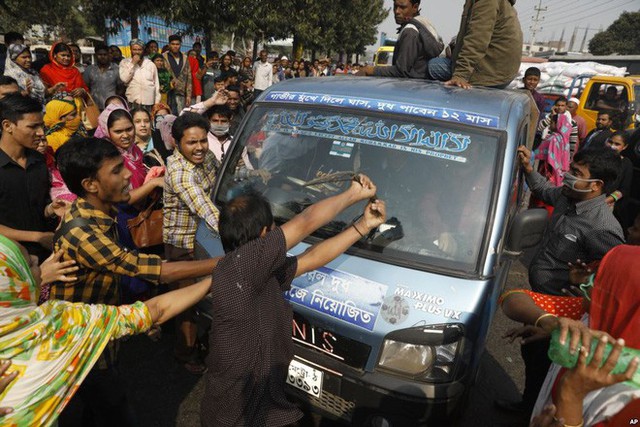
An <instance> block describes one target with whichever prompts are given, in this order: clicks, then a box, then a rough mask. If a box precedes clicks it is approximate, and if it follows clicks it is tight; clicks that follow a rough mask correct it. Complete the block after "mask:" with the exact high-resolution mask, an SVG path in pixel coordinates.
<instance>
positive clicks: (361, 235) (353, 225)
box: [351, 222, 364, 237]
mask: <svg viewBox="0 0 640 427" xmlns="http://www.w3.org/2000/svg"><path fill="white" fill-rule="evenodd" d="M351 226H352V227H353V228H354V229H355V230H356V231H357V232H358V234H359V235H360V237H364V234H362V233H361V232H360V230H358V227H356V223H355V222H354V223H353V224H351Z"/></svg>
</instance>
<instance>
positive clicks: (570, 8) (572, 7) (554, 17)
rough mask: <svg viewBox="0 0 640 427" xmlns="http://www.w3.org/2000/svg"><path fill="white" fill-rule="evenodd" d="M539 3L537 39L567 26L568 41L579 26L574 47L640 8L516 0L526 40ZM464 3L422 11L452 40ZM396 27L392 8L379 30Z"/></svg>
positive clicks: (631, 1)
mask: <svg viewBox="0 0 640 427" xmlns="http://www.w3.org/2000/svg"><path fill="white" fill-rule="evenodd" d="M384 3H385V7H386V8H389V9H392V8H393V0H384ZM539 3H542V6H541V8H542V9H545V8H546V11H541V12H540V18H541V19H542V20H541V21H540V22H539V24H538V31H537V34H536V37H535V40H536V41H547V40H552V39H553V40H559V39H560V36H561V34H562V31H563V29H564V31H565V35H564V40H565V41H566V42H567V44H568V42H569V39H570V38H571V35H572V34H573V31H574V28H577V36H576V44H575V45H574V46H575V48H574V50H578V49H579V47H580V44H581V43H582V39H583V38H584V34H585V32H587V34H588V36H587V43H588V41H589V40H590V39H591V37H593V35H594V34H595V33H596V32H598V30H600V29H601V28H602V29H603V30H604V29H606V28H607V27H608V26H609V25H611V23H612V22H613V21H615V20H616V19H617V18H618V16H620V14H621V13H622V12H624V11H627V12H633V11H639V10H640V0H604V1H603V0H563V1H560V0H517V2H516V9H517V10H518V15H519V16H520V24H521V26H522V32H523V33H524V41H525V43H526V42H528V41H530V37H531V29H530V27H531V26H532V25H533V22H534V19H533V18H534V16H535V15H536V11H535V10H534V9H535V8H537V7H538V4H539ZM463 6H464V0H422V5H421V13H420V14H421V15H423V16H426V17H427V18H428V19H429V20H430V21H431V23H432V24H434V25H435V27H436V29H437V30H438V33H440V35H441V36H442V38H443V39H444V40H445V41H449V40H450V39H451V38H452V37H454V36H455V35H456V34H457V33H458V28H459V26H460V18H461V15H462V7H463ZM587 27H589V30H588V31H587V30H586V29H587ZM396 29H397V25H396V23H395V20H394V19H393V11H391V12H390V13H389V16H388V17H387V19H386V20H385V21H384V22H383V23H382V24H380V26H379V27H378V31H379V32H383V31H384V32H386V33H387V35H388V36H389V37H395V34H396ZM378 40H379V38H378Z"/></svg>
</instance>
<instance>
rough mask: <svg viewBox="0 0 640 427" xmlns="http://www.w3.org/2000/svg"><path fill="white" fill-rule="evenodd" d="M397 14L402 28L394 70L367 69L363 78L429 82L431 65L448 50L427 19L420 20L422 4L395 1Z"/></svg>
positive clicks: (381, 67) (396, 49)
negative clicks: (445, 49) (392, 78)
mask: <svg viewBox="0 0 640 427" xmlns="http://www.w3.org/2000/svg"><path fill="white" fill-rule="evenodd" d="M393 13H394V14H395V19H396V24H398V25H400V29H399V31H398V32H399V36H398V42H397V43H396V46H395V49H394V53H393V64H392V65H391V66H379V67H373V66H367V67H364V68H363V69H361V70H360V71H359V72H358V75H360V76H364V75H366V76H377V77H407V78H412V79H428V78H430V77H429V70H428V63H429V61H430V60H431V59H433V58H437V57H438V56H439V55H440V54H441V53H442V52H443V50H444V43H443V42H442V39H441V38H440V37H439V36H438V33H437V32H436V29H435V27H434V26H433V25H431V23H430V22H429V21H428V20H427V18H425V17H423V16H420V0H395V1H394V2H393Z"/></svg>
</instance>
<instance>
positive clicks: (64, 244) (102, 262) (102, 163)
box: [51, 138, 217, 426]
mask: <svg viewBox="0 0 640 427" xmlns="http://www.w3.org/2000/svg"><path fill="white" fill-rule="evenodd" d="M57 159H58V167H59V169H60V173H61V174H62V177H63V179H64V181H65V183H66V184H67V186H68V187H69V189H70V190H71V191H72V192H73V193H74V194H77V195H78V199H77V200H76V201H75V202H74V203H73V205H72V206H71V209H70V210H69V212H67V214H66V215H65V217H64V219H63V221H62V224H61V230H62V232H61V233H60V236H59V238H58V240H57V241H56V243H55V249H56V251H60V250H61V251H63V252H64V256H63V259H65V260H70V259H73V260H75V261H76V263H77V265H78V267H79V270H78V272H77V274H76V276H77V280H75V281H73V282H65V283H62V282H57V283H54V284H53V286H52V288H51V298H52V299H61V300H65V301H71V302H84V303H90V304H113V305H118V304H120V279H121V277H122V276H129V277H139V278H142V279H145V280H148V281H149V282H151V283H154V284H158V283H160V282H173V281H176V280H182V279H186V278H196V277H200V276H205V275H208V274H210V273H211V271H212V270H213V268H214V267H215V265H216V264H217V259H210V260H203V261H189V262H166V263H163V262H162V261H161V259H160V257H159V256H157V255H146V254H137V253H133V252H129V251H128V250H126V249H125V248H123V247H122V246H120V244H119V243H118V238H117V227H116V222H115V221H116V220H115V217H116V212H115V208H114V206H115V205H116V204H118V203H127V202H128V201H129V199H130V195H129V188H130V187H129V179H130V178H131V172H130V171H129V170H128V169H127V168H126V167H125V165H124V162H123V159H122V156H121V155H120V153H119V151H118V150H117V148H116V147H115V146H114V145H113V144H112V143H110V142H109V141H106V140H104V139H97V138H79V139H73V140H71V141H69V142H67V143H66V144H65V145H64V146H62V147H61V148H60V150H58V155H57ZM125 391H126V387H125V385H124V382H123V379H122V378H121V376H120V374H119V372H118V344H117V342H112V343H110V344H109V345H108V346H107V348H106V349H105V351H104V352H103V354H102V356H101V358H100V360H99V361H98V363H97V364H96V367H94V368H93V370H92V371H91V372H90V373H89V375H88V377H87V379H86V380H85V382H84V383H83V385H82V387H81V388H80V390H79V392H78V396H80V398H81V399H82V400H83V403H84V405H85V407H89V408H90V410H89V412H90V413H91V415H92V416H93V417H94V419H95V421H97V423H96V424H99V425H120V426H125V425H131V424H133V421H132V420H131V418H130V417H131V415H130V414H131V413H132V411H131V410H130V408H129V405H128V403H127V397H126V393H125ZM85 411H86V409H85ZM63 415H64V414H63ZM85 415H86V414H85ZM83 421H86V420H85V419H83Z"/></svg>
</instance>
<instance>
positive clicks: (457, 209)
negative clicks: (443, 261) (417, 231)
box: [418, 144, 492, 262]
mask: <svg viewBox="0 0 640 427" xmlns="http://www.w3.org/2000/svg"><path fill="white" fill-rule="evenodd" d="M474 147H475V149H474ZM469 148H470V151H469V152H468V155H467V156H466V160H467V161H466V162H465V163H459V162H455V161H447V160H439V159H438V160H437V161H438V162H439V163H440V165H441V166H440V168H441V170H440V171H438V173H431V174H430V176H432V177H434V178H436V180H437V181H436V182H433V181H432V183H431V185H429V186H426V187H425V193H424V195H423V197H422V199H421V200H420V201H419V205H418V206H419V212H420V221H421V225H422V227H423V230H422V232H425V233H427V235H428V238H427V241H428V242H431V243H433V245H435V246H437V247H438V249H440V250H441V251H442V252H444V253H445V254H446V255H447V256H449V257H451V258H455V259H457V260H459V261H465V262H466V261H470V260H471V259H473V257H475V256H476V255H477V253H475V249H473V248H476V247H477V237H478V236H480V235H481V233H482V232H483V231H484V226H485V222H486V210H487V206H488V203H489V197H488V196H487V195H488V194H489V193H490V192H491V191H492V190H491V188H492V180H491V170H492V168H491V167H489V166H486V165H487V164H488V163H487V162H490V159H487V158H485V157H486V156H485V155H484V153H483V152H482V147H481V145H480V144H471V145H470V146H469ZM434 160H436V159H434ZM443 161H444V162H446V163H445V164H444V165H442V163H441V162H443ZM483 166H484V167H483Z"/></svg>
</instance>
